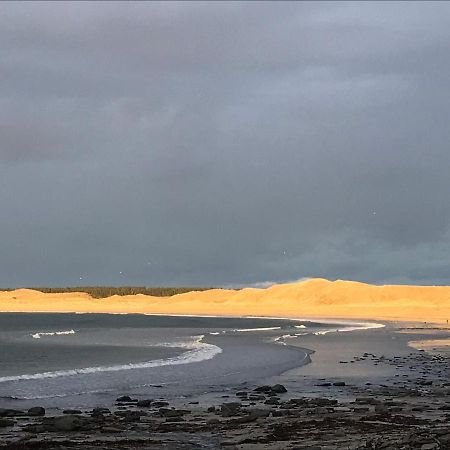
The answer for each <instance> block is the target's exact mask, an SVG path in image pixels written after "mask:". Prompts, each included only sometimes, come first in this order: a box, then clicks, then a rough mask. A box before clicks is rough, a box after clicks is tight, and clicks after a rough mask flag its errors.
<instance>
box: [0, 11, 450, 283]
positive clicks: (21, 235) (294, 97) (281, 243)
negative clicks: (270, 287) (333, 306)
mask: <svg viewBox="0 0 450 450" xmlns="http://www.w3.org/2000/svg"><path fill="white" fill-rule="evenodd" d="M0 55H1V56H0V207H1V213H0V238H1V239H0V286H1V287H13V286H36V285H40V286H43V285H57V286H62V285H79V284H85V285H87V284H116V285H125V284H132V285H136V284H139V285H241V284H252V283H263V282H265V281H268V280H270V281H274V282H280V281H287V280H295V279H300V278H303V277H316V276H320V277H326V278H331V279H336V278H343V279H356V280H361V281H367V282H374V283H394V282H398V283H423V284H449V283H450V227H449V225H450V198H449V196H450V147H449V143H450V126H449V118H450V102H449V92H450V3H445V2H442V3H432V2H426V3H418V2H412V3H406V2H399V3H368V2H361V3H356V2H352V3H341V2H339V3H325V2H318V3H279V2H274V3H268V2H263V3H257V2H246V3H231V2H230V3H228V2H217V3H204V2H201V3H187V2H186V3H185V2H183V3H175V2H168V3H150V2H149V3H142V2H137V3H118V2H112V3H88V2H77V3H56V2H49V3H35V2H31V3H30V2H23V3H20V2H17V3H2V4H0Z"/></svg>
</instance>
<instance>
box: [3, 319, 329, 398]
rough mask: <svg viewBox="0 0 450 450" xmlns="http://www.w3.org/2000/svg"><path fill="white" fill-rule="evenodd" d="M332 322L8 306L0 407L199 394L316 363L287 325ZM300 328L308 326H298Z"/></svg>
mask: <svg viewBox="0 0 450 450" xmlns="http://www.w3.org/2000/svg"><path fill="white" fill-rule="evenodd" d="M334 326H335V325H333V324H319V323H312V322H307V321H305V322H299V321H292V320H285V319H263V318H217V317H180V316H178V317H177V316H157V315H134V314H130V315H111V314H12V313H3V314H0V407H1V406H5V405H9V406H10V405H11V404H12V403H14V404H16V406H17V403H20V404H21V406H22V407H25V406H28V405H31V404H36V402H37V401H38V402H39V404H42V405H51V406H59V407H64V406H71V407H74V406H79V407H83V406H92V405H93V404H98V405H107V404H110V403H111V402H112V401H113V400H114V398H115V397H117V395H119V394H123V393H126V394H133V395H140V396H147V397H160V396H164V397H166V398H168V397H177V396H178V397H179V396H190V395H194V394H198V393H201V392H207V391H210V390H214V389H217V390H223V389H224V388H225V389H226V387H227V386H229V385H231V384H236V383H238V384H239V383H243V382H248V383H252V382H256V381H257V380H258V379H261V378H264V377H266V376H272V375H276V374H278V373H281V372H283V371H285V370H288V369H291V368H293V367H298V366H300V365H302V364H304V363H305V362H306V361H307V353H306V352H305V351H304V350H302V349H298V348H292V347H289V346H282V345H279V342H278V343H277V342H276V340H277V339H278V338H280V336H284V335H286V333H298V332H300V331H301V332H302V333H318V332H323V331H326V330H328V329H333V327H334ZM299 327H301V329H299Z"/></svg>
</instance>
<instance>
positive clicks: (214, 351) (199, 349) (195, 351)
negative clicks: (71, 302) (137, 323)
mask: <svg viewBox="0 0 450 450" xmlns="http://www.w3.org/2000/svg"><path fill="white" fill-rule="evenodd" d="M41 334H42V333H41ZM203 338H204V336H203V335H201V336H195V337H194V340H193V341H190V342H177V343H167V344H166V343H163V344H158V345H157V346H161V347H174V348H185V349H186V350H187V351H186V352H184V353H182V354H181V355H178V356H174V357H172V358H167V359H155V360H153V361H145V362H140V363H129V364H120V365H114V366H98V367H84V368H79V369H68V370H56V371H52V372H41V373H33V374H25V375H13V376H5V377H0V383H3V382H7V381H21V380H40V379H44V378H58V377H70V376H76V375H86V374H95V373H99V372H118V371H120V370H132V369H147V368H150V367H161V366H175V365H179V364H190V363H195V362H200V361H205V360H207V359H212V358H214V356H216V355H218V354H219V353H222V349H221V348H220V347H218V346H217V345H213V344H207V343H206V342H202V339H203Z"/></svg>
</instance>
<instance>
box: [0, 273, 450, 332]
mask: <svg viewBox="0 0 450 450" xmlns="http://www.w3.org/2000/svg"><path fill="white" fill-rule="evenodd" d="M0 311H3V312H50V311H51V312H98V313H100V312H103V313H156V314H158V313H160V314H193V315H229V316H242V315H248V316H274V317H310V318H325V317H327V318H349V319H351V318H355V319H356V318H358V319H381V320H382V319H385V320H404V321H418V322H436V323H446V321H447V319H450V286H402V285H386V286H373V285H369V284H364V283H358V282H353V281H341V280H338V281H328V280H324V279H310V280H307V281H301V282H297V283H289V284H279V285H274V286H271V287H269V288H266V289H256V288H246V289H241V290H227V289H211V290H207V291H202V292H197V291H194V292H188V293H184V294H179V295H174V296H172V297H152V296H147V295H141V294H138V295H128V296H117V295H115V296H112V297H108V298H102V299H95V298H92V297H90V296H89V295H88V294H86V293H61V294H44V293H41V292H39V291H34V290H29V289H18V290H15V291H4V292H0Z"/></svg>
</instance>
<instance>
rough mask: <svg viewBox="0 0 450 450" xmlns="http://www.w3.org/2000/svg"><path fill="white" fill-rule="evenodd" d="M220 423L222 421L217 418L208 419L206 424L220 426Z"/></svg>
mask: <svg viewBox="0 0 450 450" xmlns="http://www.w3.org/2000/svg"><path fill="white" fill-rule="evenodd" d="M219 423H220V420H219V419H215V418H213V419H208V420H207V421H206V424H207V425H218V424H219Z"/></svg>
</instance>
